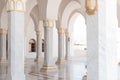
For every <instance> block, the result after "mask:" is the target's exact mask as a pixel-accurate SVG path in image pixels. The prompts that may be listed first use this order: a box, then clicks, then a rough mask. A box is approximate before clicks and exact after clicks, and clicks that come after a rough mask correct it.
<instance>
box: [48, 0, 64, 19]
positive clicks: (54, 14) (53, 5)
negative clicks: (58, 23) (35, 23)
mask: <svg viewBox="0 0 120 80" xmlns="http://www.w3.org/2000/svg"><path fill="white" fill-rule="evenodd" d="M61 1H65V0H48V3H47V14H46V15H47V16H46V19H50V20H58V10H59V6H60V3H61ZM51 9H52V10H54V11H51Z"/></svg>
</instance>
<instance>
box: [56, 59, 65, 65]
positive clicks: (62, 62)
mask: <svg viewBox="0 0 120 80" xmlns="http://www.w3.org/2000/svg"><path fill="white" fill-rule="evenodd" d="M64 63H65V60H64V59H58V60H57V62H56V64H64Z"/></svg>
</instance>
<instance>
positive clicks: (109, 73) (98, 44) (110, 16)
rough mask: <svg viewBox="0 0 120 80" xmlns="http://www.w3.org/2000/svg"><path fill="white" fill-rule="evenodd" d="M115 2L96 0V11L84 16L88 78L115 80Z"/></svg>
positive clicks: (93, 79) (89, 79) (90, 79)
mask: <svg viewBox="0 0 120 80" xmlns="http://www.w3.org/2000/svg"><path fill="white" fill-rule="evenodd" d="M116 3H117V2H116V0H111V1H110V0H102V1H101V0H98V12H97V13H96V14H94V15H87V16H86V20H87V47H88V50H87V52H88V53H87V54H88V59H87V60H88V62H87V71H88V72H87V79H88V80H117V64H116V62H117V58H116V57H117V56H116V53H117V52H116V51H117V50H116V49H117V48H116V31H117V30H116V28H117V15H116ZM109 5H111V7H109Z"/></svg>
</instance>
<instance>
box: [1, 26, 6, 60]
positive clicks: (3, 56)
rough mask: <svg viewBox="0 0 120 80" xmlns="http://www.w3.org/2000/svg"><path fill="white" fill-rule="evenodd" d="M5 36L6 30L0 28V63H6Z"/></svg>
mask: <svg viewBox="0 0 120 80" xmlns="http://www.w3.org/2000/svg"><path fill="white" fill-rule="evenodd" d="M6 34H7V29H5V28H0V62H6V61H7V55H6Z"/></svg>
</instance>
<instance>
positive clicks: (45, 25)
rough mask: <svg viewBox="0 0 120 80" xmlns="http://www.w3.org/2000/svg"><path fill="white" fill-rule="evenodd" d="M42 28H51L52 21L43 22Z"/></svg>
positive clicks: (52, 25)
mask: <svg viewBox="0 0 120 80" xmlns="http://www.w3.org/2000/svg"><path fill="white" fill-rule="evenodd" d="M43 26H44V27H46V28H53V27H54V20H43Z"/></svg>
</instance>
